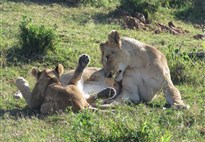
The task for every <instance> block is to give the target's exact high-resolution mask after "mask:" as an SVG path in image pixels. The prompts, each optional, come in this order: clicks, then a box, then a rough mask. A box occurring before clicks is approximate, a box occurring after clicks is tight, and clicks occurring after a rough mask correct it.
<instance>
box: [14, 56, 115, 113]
mask: <svg viewBox="0 0 205 142" xmlns="http://www.w3.org/2000/svg"><path fill="white" fill-rule="evenodd" d="M88 63H89V57H88V56H87V55H82V56H81V57H80V58H79V61H78V65H77V68H76V69H75V71H70V72H69V73H68V74H66V75H64V77H63V79H62V81H63V82H64V83H65V82H67V85H65V84H62V83H61V80H60V77H61V75H62V74H63V72H64V68H63V66H62V65H61V64H59V65H58V66H57V67H56V68H55V69H44V70H43V71H39V70H38V69H36V68H33V69H32V75H33V76H34V77H35V78H36V80H37V81H36V84H35V86H34V89H33V91H32V92H30V88H29V84H28V82H27V81H26V80H25V79H24V78H22V77H19V78H18V79H17V80H16V86H17V88H18V89H19V90H20V91H21V93H22V95H23V97H24V99H25V100H26V102H27V104H28V107H29V108H30V109H37V108H40V111H41V112H42V113H47V114H51V113H54V112H57V111H60V110H62V111H64V110H65V109H66V108H67V107H68V106H70V107H71V108H72V110H73V111H79V110H83V109H85V108H92V107H91V106H92V105H95V101H96V99H98V98H101V99H103V100H105V101H106V100H109V99H110V98H111V97H113V96H114V95H115V90H114V89H113V88H110V87H108V86H112V80H111V81H109V79H108V80H106V79H105V78H104V77H102V78H101V79H100V77H99V75H98V74H102V73H101V71H100V72H98V71H97V69H95V68H88V69H87V70H86V72H85V73H83V71H84V69H85V68H86V66H87V64H88ZM93 73H94V74H93ZM96 75H97V77H96ZM97 79H98V80H97ZM66 80H67V81H66ZM83 85H84V86H83ZM106 87H108V88H106ZM86 88H88V89H86ZM98 90H100V92H98V93H96V91H98ZM91 92H92V93H93V95H89V94H88V93H91Z"/></svg>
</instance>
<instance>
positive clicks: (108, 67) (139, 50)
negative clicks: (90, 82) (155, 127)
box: [100, 31, 188, 108]
mask: <svg viewBox="0 0 205 142" xmlns="http://www.w3.org/2000/svg"><path fill="white" fill-rule="evenodd" d="M100 49H101V62H102V64H103V70H104V72H105V75H106V76H107V77H108V78H112V77H114V79H115V81H116V82H118V83H119V84H120V85H121V90H120V92H119V96H118V98H117V99H116V102H124V101H131V102H133V103H140V102H149V101H152V100H153V99H154V97H155V96H156V94H157V93H158V92H159V91H160V90H161V89H162V90H163V93H164V95H165V97H166V100H167V103H168V104H170V105H171V106H173V107H175V108H187V107H188V106H187V105H185V104H184V102H183V101H182V99H181V95H180V92H179V91H178V90H177V88H176V87H175V86H174V85H173V83H172V80H171V77H170V71H169V67H168V65H167V60H166V58H165V56H164V55H163V54H162V53H161V52H160V51H159V50H157V49H156V48H154V47H152V46H150V45H147V44H144V43H142V42H140V41H137V40H135V39H132V38H127V37H123V38H121V37H120V35H119V33H118V32H117V31H111V33H110V34H109V35H108V40H107V41H106V42H105V43H101V44H100Z"/></svg>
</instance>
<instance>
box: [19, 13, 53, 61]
mask: <svg viewBox="0 0 205 142" xmlns="http://www.w3.org/2000/svg"><path fill="white" fill-rule="evenodd" d="M20 44H21V47H22V55H23V56H25V57H27V58H29V59H30V58H32V57H33V56H36V55H44V54H46V52H47V51H48V50H49V49H50V50H53V49H54V45H55V44H56V35H55V32H54V29H53V28H48V27H45V26H44V25H34V24H32V20H31V19H28V18H26V17H24V18H23V21H22V22H21V23H20Z"/></svg>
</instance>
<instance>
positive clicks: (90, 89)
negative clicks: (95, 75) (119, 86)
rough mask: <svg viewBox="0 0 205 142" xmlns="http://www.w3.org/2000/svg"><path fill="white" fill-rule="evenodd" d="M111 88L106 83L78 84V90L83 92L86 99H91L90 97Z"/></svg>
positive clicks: (89, 82) (87, 82)
mask: <svg viewBox="0 0 205 142" xmlns="http://www.w3.org/2000/svg"><path fill="white" fill-rule="evenodd" d="M107 87H110V86H109V85H108V84H106V83H105V82H97V81H86V82H83V81H82V80H81V81H80V82H79V83H78V88H79V89H80V90H81V91H82V92H83V95H84V98H85V99H87V98H89V96H90V95H92V94H95V93H98V92H100V91H102V90H104V89H105V88H107Z"/></svg>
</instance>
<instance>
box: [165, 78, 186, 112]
mask: <svg viewBox="0 0 205 142" xmlns="http://www.w3.org/2000/svg"><path fill="white" fill-rule="evenodd" d="M162 89H163V93H164V95H165V97H166V100H167V102H168V104H169V105H171V106H172V107H173V108H176V109H181V108H185V109H188V108H189V105H186V104H185V103H184V102H183V100H182V98H181V94H180V92H179V90H178V89H177V88H176V87H175V86H174V84H173V83H172V81H171V79H167V80H166V81H165V83H164V85H163V88H162Z"/></svg>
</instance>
